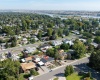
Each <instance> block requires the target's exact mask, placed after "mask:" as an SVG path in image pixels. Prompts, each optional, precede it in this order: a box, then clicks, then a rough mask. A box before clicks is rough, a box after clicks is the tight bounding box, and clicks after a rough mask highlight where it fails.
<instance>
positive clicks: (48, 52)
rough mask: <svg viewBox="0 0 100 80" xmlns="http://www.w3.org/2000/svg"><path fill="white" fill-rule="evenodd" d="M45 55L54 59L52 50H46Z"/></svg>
mask: <svg viewBox="0 0 100 80" xmlns="http://www.w3.org/2000/svg"><path fill="white" fill-rule="evenodd" d="M46 55H48V56H50V57H54V50H53V49H48V50H47V51H46Z"/></svg>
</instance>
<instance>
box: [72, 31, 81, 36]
mask: <svg viewBox="0 0 100 80" xmlns="http://www.w3.org/2000/svg"><path fill="white" fill-rule="evenodd" d="M72 32H73V33H74V34H77V35H79V34H80V33H79V31H77V30H75V31H72Z"/></svg>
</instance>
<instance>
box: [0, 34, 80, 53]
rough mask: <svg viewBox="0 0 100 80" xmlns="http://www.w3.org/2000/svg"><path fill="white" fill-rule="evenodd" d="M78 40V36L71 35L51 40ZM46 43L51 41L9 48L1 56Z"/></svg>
mask: <svg viewBox="0 0 100 80" xmlns="http://www.w3.org/2000/svg"><path fill="white" fill-rule="evenodd" d="M76 38H78V36H77V35H76V36H75V35H71V36H67V37H65V38H60V39H57V40H51V41H62V40H64V39H76ZM46 42H49V41H44V42H37V43H34V44H28V45H25V46H21V47H19V46H18V47H13V48H8V49H5V50H1V51H0V54H2V53H5V52H8V51H9V52H10V51H16V50H19V51H22V50H23V49H24V48H27V47H38V46H39V45H40V44H43V43H46Z"/></svg>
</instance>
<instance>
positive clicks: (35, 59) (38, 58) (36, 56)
mask: <svg viewBox="0 0 100 80" xmlns="http://www.w3.org/2000/svg"><path fill="white" fill-rule="evenodd" d="M33 60H34V62H36V63H37V62H39V61H40V57H39V56H38V55H35V56H34V57H33Z"/></svg>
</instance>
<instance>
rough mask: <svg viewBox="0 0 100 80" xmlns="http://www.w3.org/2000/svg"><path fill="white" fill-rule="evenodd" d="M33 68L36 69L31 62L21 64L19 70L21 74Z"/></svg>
mask: <svg viewBox="0 0 100 80" xmlns="http://www.w3.org/2000/svg"><path fill="white" fill-rule="evenodd" d="M34 68H36V65H35V63H33V62H29V63H21V69H22V71H23V72H27V71H29V70H31V69H34Z"/></svg>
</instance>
